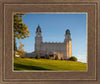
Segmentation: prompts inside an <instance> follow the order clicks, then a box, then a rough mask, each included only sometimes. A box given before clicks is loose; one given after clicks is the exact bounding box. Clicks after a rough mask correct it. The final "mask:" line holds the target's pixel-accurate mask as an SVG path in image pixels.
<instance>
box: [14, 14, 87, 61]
mask: <svg viewBox="0 0 100 84" xmlns="http://www.w3.org/2000/svg"><path fill="white" fill-rule="evenodd" d="M23 23H24V24H26V25H27V26H28V30H29V31H30V36H29V37H28V38H25V39H20V40H18V39H16V43H17V47H19V41H21V42H22V44H24V50H25V51H26V52H28V53H30V52H33V51H34V48H35V36H36V28H37V26H38V25H40V27H41V30H42V37H43V42H64V38H65V36H64V35H65V31H66V30H67V29H69V30H70V33H71V38H72V56H75V57H77V58H78V61H80V62H84V63H87V14H86V13H26V14H25V16H23Z"/></svg>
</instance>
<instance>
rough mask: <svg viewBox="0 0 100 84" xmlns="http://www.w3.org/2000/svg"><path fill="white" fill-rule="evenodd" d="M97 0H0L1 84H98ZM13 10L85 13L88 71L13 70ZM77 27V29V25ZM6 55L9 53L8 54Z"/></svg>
mask: <svg viewBox="0 0 100 84" xmlns="http://www.w3.org/2000/svg"><path fill="white" fill-rule="evenodd" d="M99 4H100V1H99V0H91V1H90V0H82V1H80V0H46V1H45V0H38V1H36V0H27V1H23V0H0V8H1V10H0V16H1V18H0V22H1V24H0V38H1V39H2V40H0V76H1V77H0V83H1V84H6V83H9V84H22V83H25V84H62V83H63V84H67V83H68V84H73V83H74V84H80V83H82V84H99V83H100V67H99V66H100V61H99V60H100V56H99V55H100V52H99V50H100V45H99V41H100V39H99V36H100V33H99V32H100V29H99V20H100V16H99V11H100V9H99V8H100V6H99ZM14 12H24V13H25V12H29V13H30V12H32V13H67V12H76V13H77V12H80V13H82V12H86V13H87V14H88V18H87V19H88V20H87V22H88V23H87V25H88V26H87V57H88V70H87V71H86V72H82V71H68V72H67V71H66V72H65V71H62V72H56V71H55V72H45V71H43V72H40V71H38V72H34V71H28V72H24V71H22V72H15V71H13V66H12V65H13V58H12V54H13V42H12V39H13V29H12V27H13V24H12V14H13V13H14ZM76 29H77V28H76ZM8 55H9V56H8Z"/></svg>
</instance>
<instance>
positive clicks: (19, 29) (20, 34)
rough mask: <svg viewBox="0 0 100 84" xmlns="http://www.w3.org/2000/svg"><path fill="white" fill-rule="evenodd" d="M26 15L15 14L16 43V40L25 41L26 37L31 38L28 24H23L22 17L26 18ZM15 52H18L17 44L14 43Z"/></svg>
mask: <svg viewBox="0 0 100 84" xmlns="http://www.w3.org/2000/svg"><path fill="white" fill-rule="evenodd" d="M24 15H25V14H24V13H14V15H13V17H14V19H13V20H14V21H13V22H14V23H13V28H14V41H15V38H17V39H24V38H26V37H29V34H30V32H29V30H28V27H27V25H26V24H23V19H22V17H23V16H24ZM14 46H15V48H14V50H15V51H16V44H15V42H14Z"/></svg>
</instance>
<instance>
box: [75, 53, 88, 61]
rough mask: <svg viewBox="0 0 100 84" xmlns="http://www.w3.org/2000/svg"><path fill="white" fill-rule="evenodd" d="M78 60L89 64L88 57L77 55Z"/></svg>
mask: <svg viewBox="0 0 100 84" xmlns="http://www.w3.org/2000/svg"><path fill="white" fill-rule="evenodd" d="M77 59H78V61H80V62H84V63H87V56H86V55H81V54H77Z"/></svg>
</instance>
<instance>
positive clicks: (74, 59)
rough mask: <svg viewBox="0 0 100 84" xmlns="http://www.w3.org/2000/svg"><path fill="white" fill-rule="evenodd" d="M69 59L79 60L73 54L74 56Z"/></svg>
mask: <svg viewBox="0 0 100 84" xmlns="http://www.w3.org/2000/svg"><path fill="white" fill-rule="evenodd" d="M69 60H71V61H77V58H76V57H74V56H72V57H70V58H69Z"/></svg>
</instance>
